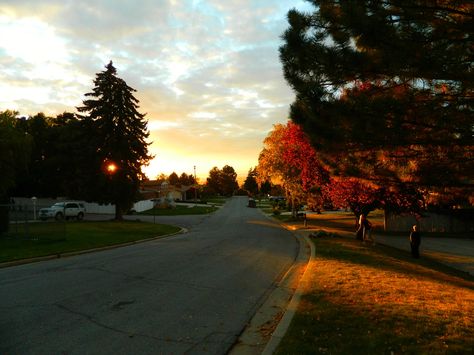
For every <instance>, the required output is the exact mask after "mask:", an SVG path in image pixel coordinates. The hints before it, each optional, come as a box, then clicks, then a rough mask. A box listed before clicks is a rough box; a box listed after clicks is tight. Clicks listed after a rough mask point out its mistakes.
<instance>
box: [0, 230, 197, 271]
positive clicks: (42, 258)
mask: <svg viewBox="0 0 474 355" xmlns="http://www.w3.org/2000/svg"><path fill="white" fill-rule="evenodd" d="M187 232H188V230H187V229H186V228H183V227H180V230H179V231H177V232H174V233H170V234H165V235H160V236H158V237H152V238H147V239H140V240H135V241H133V242H126V243H121V244H114V245H107V246H104V247H99V248H93V249H86V250H78V251H71V252H66V253H59V254H53V255H46V256H38V257H35V258H28V259H20V260H13V261H7V262H4V263H0V269H3V268H7V267H11V266H19V265H24V264H31V263H36V262H40V261H47V260H54V259H61V258H67V257H70V256H76V255H82V254H90V253H95V252H99V251H106V250H111V249H117V248H121V247H126V246H130V245H135V244H140V243H145V242H151V241H153V240H158V239H164V238H169V237H172V236H175V235H178V234H185V233H187Z"/></svg>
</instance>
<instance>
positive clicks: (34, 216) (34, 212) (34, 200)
mask: <svg viewBox="0 0 474 355" xmlns="http://www.w3.org/2000/svg"><path fill="white" fill-rule="evenodd" d="M36 200H37V198H36V196H33V197H32V198H31V201H33V220H34V221H36Z"/></svg>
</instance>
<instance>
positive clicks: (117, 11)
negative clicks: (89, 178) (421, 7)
mask: <svg viewBox="0 0 474 355" xmlns="http://www.w3.org/2000/svg"><path fill="white" fill-rule="evenodd" d="M291 8H297V9H305V8H309V7H308V5H307V4H306V3H305V2H304V1H302V0H293V1H291V0H278V1H275V0H226V1H221V0H182V1H181V0H146V1H131V0H130V1H127V0H102V1H101V0H93V1H90V0H77V1H64V0H41V1H38V0H0V110H1V111H3V110H6V109H11V110H17V111H19V112H20V114H21V115H34V114H36V113H38V112H44V113H45V114H50V115H56V114H58V113H62V112H64V111H71V112H76V110H75V107H77V106H80V105H81V102H82V100H83V99H84V94H85V93H87V92H90V91H91V89H92V87H93V82H92V81H93V79H94V78H95V74H96V73H98V72H100V71H102V70H104V66H105V65H106V64H107V63H108V62H109V60H112V61H113V63H114V66H115V67H116V68H117V71H118V76H120V77H121V78H123V79H124V80H125V81H126V82H127V83H128V85H130V86H132V87H133V88H135V89H136V90H137V93H136V97H137V98H138V99H139V100H140V109H139V110H140V112H142V113H147V116H146V118H147V119H148V121H149V123H148V128H149V130H150V132H151V141H153V144H152V145H151V146H150V151H151V153H152V154H154V155H155V156H156V158H155V159H154V160H153V161H152V162H151V164H150V166H149V167H146V168H145V169H144V170H145V172H146V173H147V175H148V177H149V178H155V177H156V176H157V175H158V174H159V173H161V172H163V173H166V174H170V173H171V172H172V171H176V172H177V173H178V174H180V173H181V172H186V173H188V174H190V173H193V166H194V165H195V166H196V169H197V175H198V177H201V179H203V178H205V177H206V176H207V174H208V172H209V170H210V169H211V168H212V167H213V166H218V167H219V168H222V166H224V165H226V164H228V165H231V166H233V167H234V168H235V170H236V171H237V173H238V174H239V177H240V179H242V178H245V176H246V175H247V171H248V169H249V168H251V167H253V166H255V165H256V164H257V159H258V154H259V152H260V150H261V149H262V141H263V139H264V138H265V136H266V135H267V133H268V132H269V131H270V130H271V129H272V125H273V124H275V123H280V122H286V120H287V116H288V109H289V104H290V103H291V102H292V101H293V98H294V95H293V93H292V91H291V89H290V88H289V87H288V85H287V84H286V82H285V80H284V78H283V74H282V69H281V64H280V62H279V58H278V48H279V46H280V45H281V39H280V36H281V34H282V33H283V31H284V30H285V29H286V27H287V22H286V13H287V12H288V10H289V9H291Z"/></svg>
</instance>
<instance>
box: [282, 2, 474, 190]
mask: <svg viewBox="0 0 474 355" xmlns="http://www.w3.org/2000/svg"><path fill="white" fill-rule="evenodd" d="M310 2H311V3H312V4H313V5H314V11H312V12H309V13H303V12H299V11H296V10H291V11H290V12H289V13H288V21H289V28H288V30H287V31H286V32H285V34H284V36H283V39H284V45H283V46H282V47H281V48H280V58H281V61H282V64H283V68H284V74H285V78H286V80H287V81H288V83H289V84H290V85H291V87H292V88H293V90H294V91H295V93H296V100H295V101H294V103H293V104H292V105H291V110H290V116H291V119H292V120H293V121H295V122H296V123H299V124H301V125H302V127H303V129H304V131H305V132H306V133H307V134H308V135H309V137H310V139H311V142H312V144H313V146H314V147H316V149H317V151H318V153H319V154H320V156H321V158H322V160H323V161H324V163H325V164H327V165H328V166H329V167H331V170H332V173H333V174H335V175H341V176H353V177H362V178H364V179H369V180H372V181H373V182H375V183H378V184H379V186H389V185H399V184H405V185H406V184H410V185H413V186H417V187H423V188H430V189H434V188H446V187H456V186H457V187H459V186H461V187H468V188H472V186H473V170H474V169H473V166H474V164H473V158H474V153H473V152H474V150H473V147H474V142H473V127H474V121H473V107H472V103H473V86H474V85H473V83H474V80H473V79H474V73H473V69H474V67H473V64H472V63H473V62H474V60H473V59H474V58H473V57H474V54H473V51H472V48H473V34H474V32H473V31H472V23H473V20H474V12H473V11H474V4H473V3H472V1H467V0H465V1H451V2H449V1H444V0H433V1H421V0H410V1H399V0H387V1H369V0H365V1H363V0H360V1H359V0H357V1H336V0H312V1H310Z"/></svg>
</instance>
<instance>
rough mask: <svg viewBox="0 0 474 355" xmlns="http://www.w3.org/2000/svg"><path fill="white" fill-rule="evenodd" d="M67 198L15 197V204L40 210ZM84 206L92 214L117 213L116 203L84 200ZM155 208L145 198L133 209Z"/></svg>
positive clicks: (141, 210) (136, 210)
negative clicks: (34, 198) (105, 203)
mask: <svg viewBox="0 0 474 355" xmlns="http://www.w3.org/2000/svg"><path fill="white" fill-rule="evenodd" d="M66 200H67V199H65V198H57V199H50V198H38V199H36V200H33V199H31V198H28V197H14V201H15V205H17V206H27V207H28V209H29V210H30V211H32V210H33V208H35V209H36V210H39V209H40V208H43V207H49V206H51V205H53V204H55V203H56V202H61V201H66ZM81 202H82V203H84V207H85V208H86V213H90V214H115V205H112V204H107V205H104V204H99V203H95V202H83V201H81ZM151 208H153V201H152V200H143V201H138V202H136V203H135V204H134V205H133V207H132V209H133V210H134V211H135V212H143V211H146V210H149V209H151Z"/></svg>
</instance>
